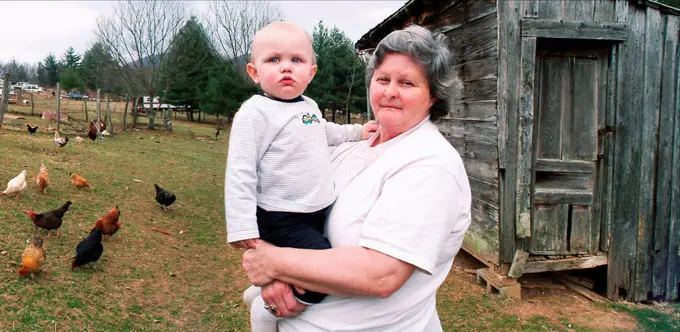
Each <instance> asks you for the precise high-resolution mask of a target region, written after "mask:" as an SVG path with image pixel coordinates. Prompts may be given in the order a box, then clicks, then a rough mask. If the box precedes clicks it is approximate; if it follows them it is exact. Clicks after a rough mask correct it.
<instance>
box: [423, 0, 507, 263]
mask: <svg viewBox="0 0 680 332" xmlns="http://www.w3.org/2000/svg"><path fill="white" fill-rule="evenodd" d="M428 27H429V28H431V29H433V30H436V31H440V32H442V33H444V34H445V35H447V36H448V37H449V38H450V41H451V44H450V45H451V50H452V51H453V53H454V56H455V69H456V72H457V73H458V76H459V78H460V79H461V81H462V83H463V91H462V93H461V94H460V97H459V98H458V99H456V101H455V103H454V104H453V105H452V108H451V111H450V113H449V114H448V115H447V116H446V117H444V118H443V119H441V120H440V121H438V126H439V128H440V131H441V132H442V133H443V134H444V135H445V136H446V137H447V139H448V140H449V142H451V144H452V145H453V146H454V147H455V148H456V150H458V152H459V153H460V155H461V157H463V162H464V163H465V169H466V171H467V174H468V178H469V181H470V186H471V190H472V223H471V225H470V228H469V230H468V234H467V237H466V239H465V244H464V245H465V247H466V248H467V249H469V250H472V251H474V252H475V255H476V256H478V257H479V258H481V259H483V260H486V261H488V262H491V263H494V264H499V259H498V251H499V242H498V240H499V228H498V225H499V220H500V218H499V211H498V209H499V195H498V192H499V187H498V181H499V179H498V112H497V109H496V98H497V91H498V88H497V85H498V74H497V73H498V71H497V70H498V42H497V41H498V17H497V11H496V7H495V5H493V4H492V3H491V2H489V1H478V0H464V1H452V2H451V4H450V5H448V6H447V7H446V8H444V9H443V10H442V11H440V12H439V13H437V14H436V17H433V19H432V20H431V22H430V23H429V24H428Z"/></svg>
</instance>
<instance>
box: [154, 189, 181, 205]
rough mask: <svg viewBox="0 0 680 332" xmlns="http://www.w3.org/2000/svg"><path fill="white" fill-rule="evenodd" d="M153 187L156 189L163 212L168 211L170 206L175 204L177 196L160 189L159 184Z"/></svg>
mask: <svg viewBox="0 0 680 332" xmlns="http://www.w3.org/2000/svg"><path fill="white" fill-rule="evenodd" d="M153 186H154V187H156V202H158V204H160V205H161V207H162V208H163V210H165V211H167V210H168V206H170V205H172V203H174V202H175V199H176V197H175V194H173V193H171V192H169V191H167V190H165V189H163V188H161V187H159V186H158V185H157V184H154V185H153Z"/></svg>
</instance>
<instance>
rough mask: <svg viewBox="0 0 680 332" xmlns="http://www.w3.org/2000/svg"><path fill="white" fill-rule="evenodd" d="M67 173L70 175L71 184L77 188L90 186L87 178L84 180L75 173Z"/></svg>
mask: <svg viewBox="0 0 680 332" xmlns="http://www.w3.org/2000/svg"><path fill="white" fill-rule="evenodd" d="M68 175H70V176H71V184H72V185H73V186H74V187H76V188H78V189H81V188H88V189H89V188H90V184H89V183H88V182H87V180H85V178H84V177H82V176H80V175H78V174H76V173H68Z"/></svg>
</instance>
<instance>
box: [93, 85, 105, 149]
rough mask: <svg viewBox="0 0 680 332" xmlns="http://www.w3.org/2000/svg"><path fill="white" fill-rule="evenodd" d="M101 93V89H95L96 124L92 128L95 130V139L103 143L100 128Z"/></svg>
mask: <svg viewBox="0 0 680 332" xmlns="http://www.w3.org/2000/svg"><path fill="white" fill-rule="evenodd" d="M101 93H102V89H97V123H96V125H95V126H94V127H95V129H97V137H99V140H100V141H102V142H103V141H104V137H102V132H101V129H100V128H99V127H100V123H101V122H102V104H101Z"/></svg>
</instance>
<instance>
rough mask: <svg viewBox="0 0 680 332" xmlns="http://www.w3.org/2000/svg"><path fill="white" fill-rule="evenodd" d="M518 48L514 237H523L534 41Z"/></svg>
mask: <svg viewBox="0 0 680 332" xmlns="http://www.w3.org/2000/svg"><path fill="white" fill-rule="evenodd" d="M521 47H522V51H521V52H522V53H521V78H520V86H521V103H520V112H519V122H518V123H519V130H518V132H519V137H518V148H517V193H516V200H517V208H516V211H515V213H516V215H515V227H516V231H515V234H516V235H517V237H519V238H526V237H529V236H531V206H530V205H531V197H530V196H531V159H532V154H531V146H532V139H533V128H534V73H535V70H536V69H535V60H536V38H531V37H522V46H521Z"/></svg>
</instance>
